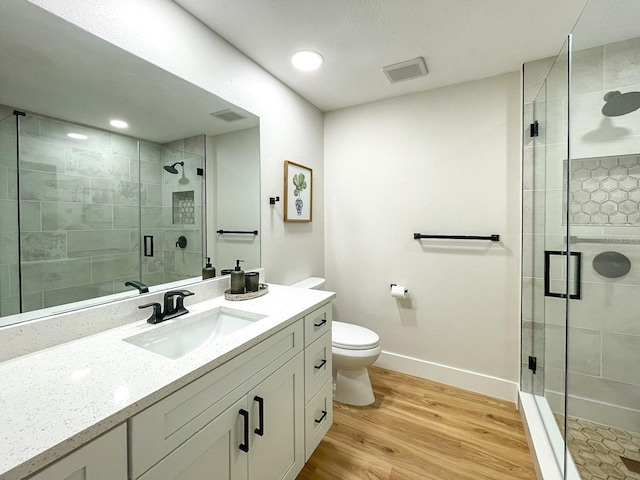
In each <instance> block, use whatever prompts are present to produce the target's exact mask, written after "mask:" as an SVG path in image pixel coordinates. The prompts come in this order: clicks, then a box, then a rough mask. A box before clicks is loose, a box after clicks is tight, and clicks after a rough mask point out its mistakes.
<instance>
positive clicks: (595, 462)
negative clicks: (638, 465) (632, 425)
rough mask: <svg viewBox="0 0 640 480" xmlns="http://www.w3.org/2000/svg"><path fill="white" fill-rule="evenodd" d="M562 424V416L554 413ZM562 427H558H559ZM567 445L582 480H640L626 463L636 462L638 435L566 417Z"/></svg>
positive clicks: (638, 457)
mask: <svg viewBox="0 0 640 480" xmlns="http://www.w3.org/2000/svg"><path fill="white" fill-rule="evenodd" d="M556 420H557V421H558V424H559V425H560V426H561V425H562V415H558V414H556ZM561 428H562V427H561ZM567 445H568V447H569V451H570V452H571V457H572V458H573V461H574V463H575V464H576V467H577V468H578V472H579V473H580V478H581V479H582V480H592V479H593V480H640V474H639V473H636V472H634V471H632V470H629V469H628V468H627V466H626V465H625V462H624V461H623V460H622V457H624V458H625V459H627V463H630V464H633V463H635V462H640V436H639V435H637V434H634V433H630V432H625V431H624V430H620V429H617V428H613V427H608V426H606V425H601V424H599V423H593V422H590V421H588V420H584V419H582V418H574V417H568V418H567Z"/></svg>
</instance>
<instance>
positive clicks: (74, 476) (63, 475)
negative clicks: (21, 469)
mask: <svg viewBox="0 0 640 480" xmlns="http://www.w3.org/2000/svg"><path fill="white" fill-rule="evenodd" d="M124 478H127V428H126V425H124V424H122V425H119V426H118V427H116V428H114V429H113V430H110V431H109V432H107V433H105V434H104V435H102V436H100V437H98V438H96V439H95V440H92V441H91V442H89V443H87V444H86V445H84V446H83V447H80V448H79V449H77V450H75V451H74V452H72V453H70V454H69V455H67V456H66V457H64V458H62V459H61V460H58V461H57V462H55V463H53V464H52V465H50V466H48V467H46V468H45V469H44V470H41V471H40V472H38V473H36V474H35V475H33V476H31V477H29V480H114V479H124Z"/></svg>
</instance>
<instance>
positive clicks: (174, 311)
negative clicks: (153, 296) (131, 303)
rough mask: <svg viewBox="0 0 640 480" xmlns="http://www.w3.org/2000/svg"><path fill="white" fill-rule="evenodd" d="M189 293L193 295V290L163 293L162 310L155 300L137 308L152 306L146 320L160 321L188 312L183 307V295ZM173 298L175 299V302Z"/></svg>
mask: <svg viewBox="0 0 640 480" xmlns="http://www.w3.org/2000/svg"><path fill="white" fill-rule="evenodd" d="M191 295H193V292H190V291H189V290H169V291H168V292H165V294H164V312H162V306H161V305H160V304H159V303H156V302H153V303H147V304H145V305H140V306H139V307H138V308H147V307H153V313H152V314H151V316H150V317H149V318H148V319H147V322H149V323H160V322H164V321H165V320H170V319H172V318H176V317H179V316H180V315H184V314H185V313H189V310H187V309H186V308H184V297H189V296H191ZM174 298H175V299H176V300H175V304H174Z"/></svg>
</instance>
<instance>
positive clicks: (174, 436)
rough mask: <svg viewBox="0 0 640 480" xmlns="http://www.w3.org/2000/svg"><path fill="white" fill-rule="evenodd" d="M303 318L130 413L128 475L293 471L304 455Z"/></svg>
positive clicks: (285, 475) (270, 477)
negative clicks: (177, 388) (180, 387)
mask: <svg viewBox="0 0 640 480" xmlns="http://www.w3.org/2000/svg"><path fill="white" fill-rule="evenodd" d="M303 331H304V329H303V321H302V320H300V321H298V322H296V323H294V324H293V325H290V326H288V327H286V328H285V329H283V330H281V331H279V332H277V333H276V334H274V335H273V336H271V337H269V338H267V339H266V340H264V341H262V342H260V343H258V344H257V345H255V346H254V347H252V348H251V349H250V350H248V351H246V352H244V353H242V354H240V355H238V356H237V357H235V358H233V359H231V360H229V361H228V362H226V363H224V364H223V365H221V366H220V367H218V368H216V369H215V370H213V371H211V372H209V373H208V374H206V375H204V376H203V377H201V378H199V379H197V380H195V381H193V382H191V383H190V384H188V385H186V386H185V387H183V388H182V389H180V390H178V391H177V392H175V393H173V394H171V395H169V396H168V397H166V398H164V399H162V400H160V401H159V402H158V403H156V404H154V405H152V406H151V407H149V408H147V409H146V410H144V411H143V412H141V413H139V414H137V415H135V416H133V417H132V418H131V419H130V420H129V438H130V444H129V445H130V448H129V463H130V464H129V478H131V479H138V478H140V479H141V480H156V479H157V480H160V479H162V480H165V479H185V480H186V479H189V480H198V479H201V478H202V479H205V478H206V479H212V478H213V479H251V480H258V479H264V480H278V479H291V480H293V479H295V477H296V475H297V474H298V473H299V471H300V470H301V469H302V467H303V465H304V462H305V458H304V354H303V353H302V352H303V346H304V339H303V335H304V334H303Z"/></svg>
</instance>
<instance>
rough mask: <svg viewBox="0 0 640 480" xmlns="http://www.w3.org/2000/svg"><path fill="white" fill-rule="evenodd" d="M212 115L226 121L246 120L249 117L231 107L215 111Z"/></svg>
mask: <svg viewBox="0 0 640 480" xmlns="http://www.w3.org/2000/svg"><path fill="white" fill-rule="evenodd" d="M211 115H212V116H214V117H216V118H219V119H220V120H224V121H225V122H236V121H238V120H244V119H246V118H247V117H245V116H243V115H240V114H239V113H238V112H236V111H235V110H232V109H231V108H227V109H226V110H220V111H219V112H214V113H212V114H211Z"/></svg>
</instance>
